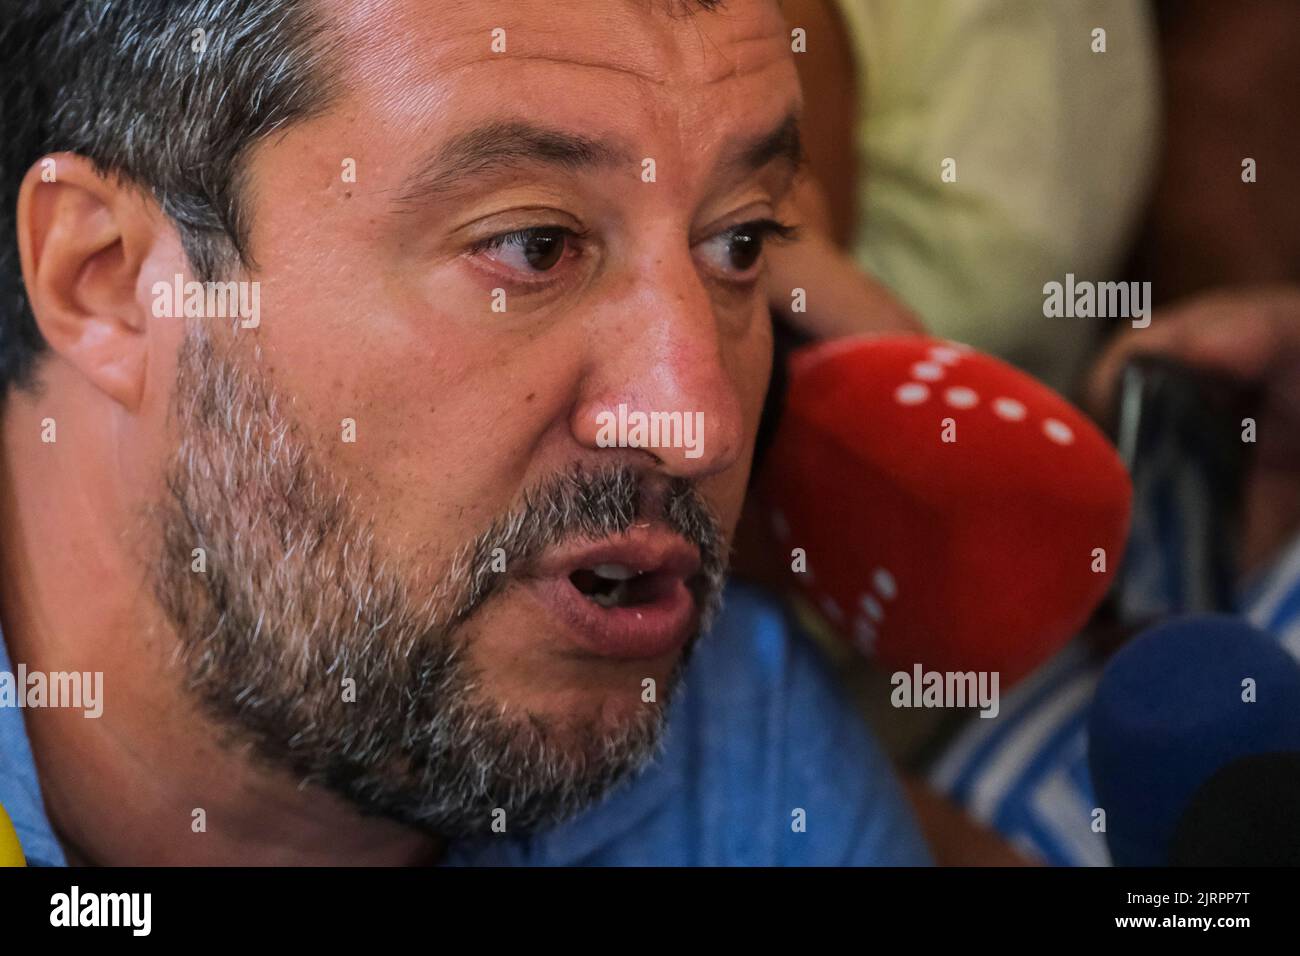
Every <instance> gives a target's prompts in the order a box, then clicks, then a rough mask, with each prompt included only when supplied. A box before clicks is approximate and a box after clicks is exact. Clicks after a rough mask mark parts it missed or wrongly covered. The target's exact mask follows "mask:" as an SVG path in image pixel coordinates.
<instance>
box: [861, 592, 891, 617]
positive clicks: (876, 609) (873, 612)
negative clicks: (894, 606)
mask: <svg viewBox="0 0 1300 956" xmlns="http://www.w3.org/2000/svg"><path fill="white" fill-rule="evenodd" d="M860 603H861V604H862V610H863V611H865V612H866V614H867V617H869V618H871V619H872V620H873V621H875V622H876V623H879V622H880V621H882V620H884V618H885V609H884V608H883V607H881V606H880V602H879V601H877V600H876V599H875V598H873V597H872V596H871V595H870V594H864V595H862V600H861V602H860Z"/></svg>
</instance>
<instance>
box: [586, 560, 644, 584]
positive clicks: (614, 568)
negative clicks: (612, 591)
mask: <svg viewBox="0 0 1300 956" xmlns="http://www.w3.org/2000/svg"><path fill="white" fill-rule="evenodd" d="M591 570H592V573H593V574H596V575H598V576H599V577H602V578H607V579H608V580H611V581H630V580H632V578H634V577H636V575H637V572H635V571H633V570H632V569H631V568H629V567H628V566H627V565H625V564H598V565H596V566H595V567H594V568H592V569H591Z"/></svg>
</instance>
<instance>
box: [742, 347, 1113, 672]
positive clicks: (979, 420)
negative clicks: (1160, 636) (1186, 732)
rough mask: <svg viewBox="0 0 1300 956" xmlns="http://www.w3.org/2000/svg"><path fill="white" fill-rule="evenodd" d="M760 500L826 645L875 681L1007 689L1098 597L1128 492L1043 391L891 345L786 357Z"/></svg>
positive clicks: (1091, 440) (961, 351) (1031, 382)
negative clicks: (841, 644)
mask: <svg viewBox="0 0 1300 956" xmlns="http://www.w3.org/2000/svg"><path fill="white" fill-rule="evenodd" d="M759 494H760V496H761V501H762V504H763V507H764V510H765V512H766V513H767V517H768V518H769V520H770V521H771V526H772V529H773V531H774V532H775V534H776V536H777V539H778V540H779V541H780V542H781V543H782V544H783V545H784V546H785V547H788V548H789V549H790V551H791V560H790V565H791V567H792V569H793V570H795V571H796V573H795V574H794V578H795V579H796V581H797V582H798V583H799V586H800V587H801V589H802V590H803V591H804V593H805V594H806V595H807V596H808V597H809V598H810V599H811V600H812V602H813V603H814V604H815V605H816V606H817V607H818V608H819V609H820V610H821V612H822V614H823V615H824V616H825V618H826V620H827V622H828V623H830V624H831V625H832V626H833V627H834V628H835V629H836V630H837V631H838V632H839V633H840V634H842V635H843V636H844V637H846V638H847V639H849V640H851V641H853V642H854V644H856V646H857V647H859V648H860V649H861V650H863V651H864V652H865V653H868V654H871V655H873V656H874V657H876V658H877V659H878V660H879V661H880V662H881V663H882V664H884V665H885V666H886V667H889V668H891V669H910V668H911V667H912V666H913V665H914V664H918V663H919V664H922V665H924V666H925V667H926V668H927V669H933V670H939V671H971V670H974V671H998V672H999V673H1000V680H1001V682H1002V686H1003V687H1004V688H1005V687H1007V686H1009V685H1010V684H1011V683H1012V682H1014V681H1015V680H1017V679H1018V678H1020V677H1022V676H1024V675H1025V674H1027V673H1028V672H1029V671H1031V670H1032V669H1033V668H1034V667H1036V666H1037V665H1038V664H1040V663H1042V662H1043V661H1044V660H1046V659H1047V658H1048V657H1049V656H1051V654H1052V653H1053V652H1055V651H1056V650H1058V649H1059V648H1060V647H1061V646H1062V645H1063V644H1064V643H1065V642H1066V641H1068V640H1069V639H1070V638H1071V637H1072V636H1073V635H1074V634H1075V633H1077V631H1078V629H1079V628H1080V627H1081V626H1082V625H1083V624H1084V622H1085V621H1086V620H1087V619H1088V617H1089V615H1090V614H1091V612H1092V611H1093V609H1094V608H1095V607H1096V605H1097V604H1098V602H1099V601H1100V600H1101V599H1102V597H1103V596H1104V595H1105V593H1106V590H1107V588H1108V587H1109V584H1110V581H1111V578H1112V577H1113V575H1114V574H1115V571H1116V567H1117V564H1118V562H1119V560H1120V557H1121V554H1122V549H1123V546H1124V540H1125V537H1126V535H1127V533H1128V524H1129V512H1130V507H1131V498H1132V486H1131V484H1130V482H1129V477H1128V474H1127V472H1126V471H1125V469H1124V466H1123V464H1122V463H1121V461H1120V459H1119V456H1118V455H1117V454H1116V452H1115V449H1114V448H1113V447H1112V446H1111V444H1110V443H1109V442H1108V441H1107V440H1106V438H1105V436H1104V435H1103V434H1102V433H1101V432H1100V431H1099V430H1098V429H1097V428H1096V426H1094V425H1093V424H1092V422H1091V421H1089V420H1088V419H1087V418H1086V417H1085V416H1084V415H1083V413H1082V412H1080V411H1079V410H1078V409H1076V408H1075V407H1074V406H1073V405H1071V404H1070V403H1069V402H1067V401H1066V400H1065V399H1063V398H1062V397H1061V396H1060V395H1058V394H1056V393H1055V392H1053V391H1052V390H1051V389H1049V388H1048V387H1047V386H1045V385H1043V384H1041V383H1040V382H1038V381H1036V380H1035V379H1033V378H1031V377H1030V376H1028V375H1026V374H1024V373H1023V372H1020V371H1018V370H1017V369H1015V368H1013V367H1011V366H1010V365H1008V364H1006V363H1005V362H1002V361H1000V360H998V359H995V358H993V357H991V356H988V355H985V354H982V353H980V352H976V351H974V350H972V349H970V348H969V347H968V346H964V345H960V344H956V343H952V342H945V341H942V340H939V339H933V338H929V337H924V336H906V337H895V336H891V337H872V338H853V339H840V340H836V341H833V342H826V343H821V344H818V345H814V346H810V347H807V348H805V349H802V350H800V351H799V352H797V353H795V354H794V356H792V358H791V363H790V386H789V391H788V393H787V396H786V409H785V412H784V416H783V418H782V420H781V424H780V427H779V429H778V432H777V435H776V437H775V439H774V441H773V445H772V447H771V449H770V451H769V453H768V455H767V461H766V465H765V468H764V472H763V474H762V475H761V476H760V480H759ZM796 549H802V555H801V554H800V552H799V551H798V550H796ZM802 562H806V565H804V566H805V567H806V569H805V570H800V568H801V563H802Z"/></svg>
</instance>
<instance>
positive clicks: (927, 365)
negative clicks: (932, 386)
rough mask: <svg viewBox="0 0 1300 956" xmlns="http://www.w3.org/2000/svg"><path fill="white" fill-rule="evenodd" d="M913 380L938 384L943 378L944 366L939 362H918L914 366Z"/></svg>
mask: <svg viewBox="0 0 1300 956" xmlns="http://www.w3.org/2000/svg"><path fill="white" fill-rule="evenodd" d="M912 378H919V379H920V380H921V381H923V382H937V381H939V379H941V378H943V366H942V365H940V364H939V363H938V362H917V363H916V364H915V365H913V366H912Z"/></svg>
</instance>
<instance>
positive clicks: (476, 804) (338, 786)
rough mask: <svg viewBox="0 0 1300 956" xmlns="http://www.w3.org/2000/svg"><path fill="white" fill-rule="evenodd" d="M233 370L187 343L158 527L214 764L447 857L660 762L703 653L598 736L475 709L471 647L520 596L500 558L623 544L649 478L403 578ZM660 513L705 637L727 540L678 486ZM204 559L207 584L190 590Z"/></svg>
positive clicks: (509, 529)
mask: <svg viewBox="0 0 1300 956" xmlns="http://www.w3.org/2000/svg"><path fill="white" fill-rule="evenodd" d="M242 366H243V363H241V362H238V361H236V360H235V358H234V357H233V356H231V355H228V354H225V353H224V352H223V350H222V348H221V347H220V346H218V345H217V344H215V343H214V342H213V341H212V340H211V338H210V337H209V333H208V332H207V331H206V330H203V329H201V328H198V327H193V328H191V329H190V330H189V331H188V332H187V336H186V340H185V342H184V344H183V346H182V348H181V354H180V359H179V371H178V382H177V392H176V396H177V398H176V405H175V408H174V414H175V419H176V426H177V428H178V431H179V445H178V448H177V452H176V454H175V456H174V457H173V459H172V461H171V463H170V465H169V468H168V471H167V487H168V492H169V494H168V495H167V496H165V498H164V501H163V503H162V506H161V508H160V509H159V514H158V519H159V521H160V523H161V527H162V555H161V560H160V561H159V563H158V572H157V581H156V587H155V591H156V594H157V597H158V600H159V602H160V603H161V605H162V608H163V610H164V611H165V613H166V614H167V616H168V618H169V619H170V621H171V623H172V625H173V626H174V628H175V631H176V635H177V637H178V639H179V660H180V663H181V666H182V671H183V674H184V676H185V680H186V685H187V688H188V690H189V691H190V692H191V693H192V694H193V695H194V696H195V698H196V699H197V700H198V701H199V702H200V705H201V707H202V708H203V710H204V712H205V713H206V714H207V715H208V717H209V718H210V719H212V720H213V722H214V723H215V725H216V727H217V730H218V734H219V737H220V739H221V740H222V741H223V742H224V743H225V744H227V745H229V746H231V747H239V748H243V749H245V750H247V751H248V752H250V753H251V755H252V756H253V758H254V759H255V760H258V761H260V762H262V763H264V764H266V765H269V766H271V767H274V768H278V769H281V770H287V771H288V772H290V773H291V774H292V775H294V776H295V777H296V778H298V779H299V780H300V781H301V782H303V783H307V784H312V785H317V786H320V787H323V788H325V789H327V790H329V791H332V792H334V793H336V794H338V795H340V796H342V797H343V798H345V799H346V800H348V801H350V802H351V803H352V804H354V805H355V806H356V807H357V808H358V809H359V810H360V811H361V812H362V813H363V814H365V815H378V816H383V817H387V818H389V819H393V820H397V821H400V822H402V823H405V824H408V825H411V826H414V827H417V828H420V829H422V830H425V831H428V832H431V833H434V834H436V835H438V836H441V837H444V838H449V839H450V838H458V837H465V836H470V835H474V834H479V833H484V832H488V830H489V828H490V827H491V825H492V823H493V819H494V812H495V811H498V810H501V811H504V812H505V822H506V825H507V827H508V830H509V831H510V832H527V831H529V830H532V829H536V828H538V827H542V826H547V825H551V824H553V823H555V822H557V821H558V820H561V819H564V818H565V817H568V816H570V815H572V814H573V813H575V812H576V811H578V810H579V809H581V808H582V807H584V806H586V805H587V804H589V803H591V802H592V801H593V800H595V799H596V798H597V797H599V796H600V795H602V794H603V793H605V792H606V791H607V790H608V789H609V788H610V787H612V786H613V785H614V784H615V783H617V782H618V781H620V780H622V779H623V778H624V777H626V776H627V775H628V774H629V773H630V772H632V771H633V770H635V769H637V768H638V767H641V766H642V765H644V764H645V763H646V761H647V760H649V759H650V758H651V757H652V756H653V755H654V754H655V752H656V751H657V749H658V747H659V742H660V740H661V736H662V729H663V725H664V713H665V711H666V707H667V703H668V701H669V699H670V698H671V695H672V690H673V686H675V684H676V683H677V677H678V676H679V675H680V672H681V669H682V667H683V666H684V665H685V663H686V661H687V659H688V658H689V654H690V650H691V648H692V647H693V644H694V638H692V641H691V643H690V644H688V645H687V648H686V651H685V652H684V653H683V654H682V656H681V658H680V660H679V662H678V666H677V669H676V671H675V672H674V674H673V679H672V680H670V681H669V686H667V687H662V688H659V689H658V694H657V696H658V698H659V699H658V703H656V704H646V705H645V706H644V707H643V708H642V709H640V710H639V711H637V714H636V716H635V717H634V718H632V719H630V720H628V721H626V722H624V723H623V724H621V725H619V726H617V727H614V728H610V727H601V726H597V725H596V724H595V723H594V722H593V721H583V720H578V719H576V718H575V719H559V718H552V717H547V716H543V715H538V714H534V713H528V712H523V713H520V712H514V711H512V710H511V708H510V706H509V703H508V702H506V701H499V700H493V699H491V698H489V697H487V696H486V695H485V694H484V692H483V690H482V687H483V685H482V682H481V680H480V675H479V674H478V673H476V671H475V668H474V667H473V666H472V665H471V664H470V662H469V653H468V651H469V648H468V647H467V645H466V639H465V637H464V635H463V628H464V625H465V623H466V622H467V621H469V620H470V619H471V618H472V617H473V616H474V615H475V613H476V612H477V611H478V610H479V609H481V608H482V607H483V605H484V604H485V603H487V602H489V601H491V600H492V599H493V598H494V597H496V596H498V595H499V594H500V593H502V591H503V589H506V588H508V587H509V586H510V585H511V583H512V581H513V579H512V577H511V575H510V574H508V573H499V572H497V571H495V570H493V561H492V558H493V554H494V551H495V549H498V548H499V549H501V553H504V555H505V558H506V567H507V568H511V567H520V566H522V565H523V564H524V563H525V562H527V561H528V560H530V559H531V558H534V557H536V556H538V555H540V554H541V553H543V552H544V551H546V550H547V549H549V548H550V547H552V546H554V545H555V544H557V543H560V542H563V541H569V540H573V539H575V538H599V537H604V536H607V535H610V534H616V533H618V532H621V531H625V530H627V529H628V528H629V527H630V526H631V525H632V524H633V523H634V522H636V521H638V520H640V519H642V518H643V517H644V515H643V510H644V509H643V503H644V502H645V500H646V495H645V484H646V476H645V475H643V474H641V473H638V472H637V471H635V470H633V469H632V468H630V467H627V466H619V467H614V468H607V469H603V470H598V471H593V472H587V471H582V470H575V471H572V472H570V473H567V474H563V475H559V476H556V477H555V478H554V479H553V480H552V481H549V482H547V483H545V484H543V485H541V486H539V487H536V488H533V489H531V490H530V491H529V492H528V493H527V494H526V495H524V496H523V499H522V501H521V503H520V504H519V505H518V507H517V508H515V509H513V510H511V511H510V512H509V513H506V514H502V515H501V516H499V517H498V518H497V519H496V520H495V521H493V522H492V523H491V525H490V526H489V527H488V528H487V529H486V530H485V531H484V532H483V533H482V534H480V535H479V536H478V537H477V538H476V539H475V540H474V541H472V542H469V543H467V544H466V545H465V546H464V547H463V548H461V549H460V550H459V551H458V552H457V553H456V554H455V555H454V556H453V557H452V558H451V560H450V561H449V562H448V564H447V567H446V569H444V570H443V571H442V573H437V572H436V571H434V570H432V569H428V568H414V569H413V568H410V567H408V566H405V565H404V567H405V572H404V573H399V571H398V570H397V569H396V567H394V562H393V561H392V560H389V559H386V557H385V555H384V553H383V551H382V549H381V548H379V547H378V545H377V543H376V540H375V536H374V533H373V529H372V527H371V525H370V523H369V522H367V521H365V520H363V519H362V518H361V517H360V516H359V515H358V514H357V511H356V508H355V507H354V504H353V502H352V500H351V499H350V498H349V496H348V495H347V494H346V488H345V487H343V486H342V485H341V484H339V483H338V482H337V481H335V480H334V477H333V476H332V475H331V474H330V472H329V470H328V469H327V468H325V467H323V466H322V464H321V463H320V462H319V461H318V460H317V458H316V456H315V454H314V453H313V451H312V449H311V448H310V446H309V444H308V441H307V440H306V438H305V436H304V435H303V432H302V429H301V428H300V427H298V426H297V425H296V424H295V423H294V422H293V421H292V420H291V419H290V417H289V415H288V413H287V409H286V405H287V404H288V403H287V402H286V400H285V399H284V398H282V397H281V396H279V395H278V394H277V393H276V392H275V391H274V390H273V389H272V387H271V385H270V383H269V382H267V381H265V380H264V379H263V378H262V377H259V376H257V375H255V374H253V373H252V372H250V371H248V370H246V369H245V368H244V367H242ZM659 509H660V511H659V516H660V517H661V518H662V519H663V520H664V521H665V522H666V523H667V524H668V525H669V526H670V527H672V528H673V529H674V530H676V531H677V532H678V533H679V534H681V535H682V536H683V537H684V538H685V539H686V540H687V541H688V542H690V543H692V544H694V545H696V546H697V547H698V548H699V550H700V555H701V559H702V561H703V573H702V581H703V584H702V586H701V587H700V588H699V589H698V591H697V596H698V597H699V599H700V602H701V607H702V609H703V613H702V623H701V628H700V630H701V631H704V630H707V628H708V624H709V622H710V621H711V620H712V618H713V616H714V615H715V613H716V611H717V609H718V607H719V604H720V596H721V589H722V581H723V577H724V574H725V563H726V546H725V543H724V536H723V533H722V531H721V529H720V526H719V524H718V522H717V520H716V519H715V518H714V517H713V515H712V513H711V512H710V510H709V508H708V507H707V506H706V505H705V503H704V502H703V500H702V499H701V498H700V497H699V495H698V493H697V492H696V491H695V489H694V488H693V487H692V486H691V485H690V484H689V483H688V482H685V481H682V480H674V481H673V482H671V483H670V485H669V488H668V491H667V494H666V497H665V498H664V499H663V501H662V503H661V504H660V505H659ZM196 548H202V549H203V552H204V554H203V559H204V561H205V564H206V568H205V570H204V571H202V572H196V571H194V570H192V563H193V562H194V561H195V560H196V555H195V550H194V549H196ZM497 556H498V557H500V553H498V555H497ZM498 566H499V565H498ZM348 687H351V688H352V689H353V691H354V693H353V694H352V695H351V698H352V699H345V698H346V696H347V695H346V694H345V692H346V690H347V689H348ZM497 817H499V814H497Z"/></svg>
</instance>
